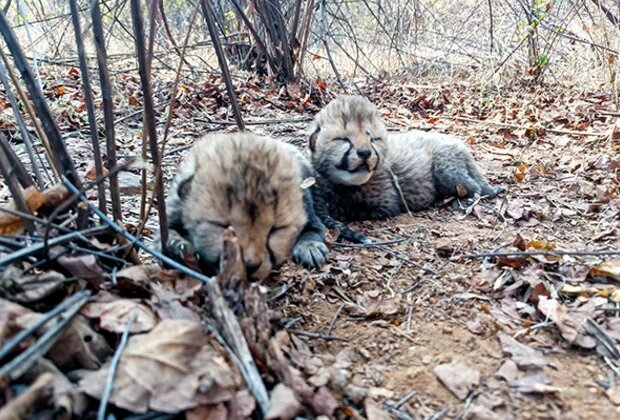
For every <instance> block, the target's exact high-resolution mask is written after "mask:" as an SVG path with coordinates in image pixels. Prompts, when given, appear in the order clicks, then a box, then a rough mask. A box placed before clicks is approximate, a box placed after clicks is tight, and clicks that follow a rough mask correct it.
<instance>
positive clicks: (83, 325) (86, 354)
mask: <svg viewBox="0 0 620 420" xmlns="http://www.w3.org/2000/svg"><path fill="white" fill-rule="evenodd" d="M42 316H43V315H42V314H39V313H36V312H29V313H24V314H22V315H20V316H19V317H17V318H16V319H15V325H17V326H18V327H20V328H21V329H26V328H28V327H30V326H31V325H32V324H34V323H35V322H37V321H38V320H39V319H41V317H42ZM51 327H53V324H46V325H45V326H43V327H42V331H41V332H39V333H38V334H43V333H44V332H45V331H47V330H48V329H49V328H51ZM110 352H111V350H110V347H109V346H108V344H107V342H106V341H105V339H104V338H103V337H102V336H101V335H100V334H99V333H97V332H96V331H94V330H93V329H92V328H91V327H90V326H89V325H88V322H87V321H86V319H85V318H84V317H82V316H81V315H78V316H76V317H74V318H73V319H72V320H71V322H70V323H69V325H68V326H67V327H66V328H65V329H64V330H63V332H62V333H61V335H60V337H59V338H58V340H57V341H56V343H55V344H54V345H53V346H52V348H51V349H50V350H49V352H48V353H47V355H46V357H47V358H48V359H49V360H51V361H52V362H54V364H55V365H56V366H58V367H59V368H61V369H64V370H73V369H98V368H99V367H101V365H102V363H103V361H104V360H105V359H106V357H107V356H108V355H109V354H110Z"/></svg>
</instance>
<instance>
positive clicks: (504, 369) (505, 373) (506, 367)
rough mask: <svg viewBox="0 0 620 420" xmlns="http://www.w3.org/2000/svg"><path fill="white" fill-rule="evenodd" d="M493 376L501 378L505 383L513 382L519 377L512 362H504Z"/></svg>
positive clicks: (515, 365) (516, 367) (516, 368)
mask: <svg viewBox="0 0 620 420" xmlns="http://www.w3.org/2000/svg"><path fill="white" fill-rule="evenodd" d="M495 376H498V377H500V378H503V379H504V380H505V381H506V382H510V381H514V380H515V379H517V378H518V377H519V367H518V366H517V364H516V363H515V362H514V361H512V360H506V361H505V362H504V363H503V364H502V365H501V366H500V367H499V369H498V370H497V372H496V373H495Z"/></svg>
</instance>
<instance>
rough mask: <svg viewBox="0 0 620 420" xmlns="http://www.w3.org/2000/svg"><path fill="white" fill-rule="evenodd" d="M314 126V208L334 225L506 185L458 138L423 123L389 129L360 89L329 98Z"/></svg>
mask: <svg viewBox="0 0 620 420" xmlns="http://www.w3.org/2000/svg"><path fill="white" fill-rule="evenodd" d="M310 132H311V134H310V138H309V149H310V153H311V161H312V165H313V166H314V169H315V170H316V172H317V182H316V184H315V186H314V187H313V195H314V198H315V208H316V210H317V213H318V214H319V217H321V218H322V219H323V220H324V221H325V222H326V225H327V226H328V227H336V228H341V229H342V228H346V226H344V225H342V224H341V223H338V221H345V222H346V221H353V220H368V219H383V218H387V217H391V216H395V215H397V214H400V213H403V212H407V211H411V212H415V211H419V210H422V209H425V208H428V207H429V206H431V205H432V204H433V203H435V202H436V201H438V200H440V199H442V198H446V197H451V196H458V197H468V198H472V197H474V196H475V195H482V196H488V197H495V196H496V195H497V194H498V193H500V192H501V191H502V190H501V188H499V187H493V186H491V185H489V183H488V182H487V181H486V180H485V178H484V177H483V176H482V174H481V173H480V171H479V170H478V168H477V167H476V165H475V163H474V159H473V157H472V155H471V154H470V152H469V150H468V149H467V147H466V146H465V145H464V144H463V142H462V141H461V140H460V139H458V138H455V137H451V136H448V135H444V134H438V133H428V132H424V131H410V132H407V133H401V134H390V135H388V133H387V130H386V128H385V125H384V123H383V121H382V119H381V118H380V116H379V114H378V112H377V109H376V108H375V106H374V105H373V104H372V103H370V102H369V101H368V100H367V99H365V98H363V97H361V96H340V97H338V98H336V99H335V100H333V101H332V102H330V103H329V104H328V105H327V106H326V107H325V108H323V109H322V110H321V111H320V112H319V113H318V114H317V115H316V117H315V120H314V123H313V125H312V127H311V131H310ZM341 234H344V236H347V233H346V232H342V231H341ZM349 239H354V240H363V239H364V238H363V236H359V237H357V238H349Z"/></svg>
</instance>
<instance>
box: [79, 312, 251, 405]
mask: <svg viewBox="0 0 620 420" xmlns="http://www.w3.org/2000/svg"><path fill="white" fill-rule="evenodd" d="M108 369H109V365H108V364H106V365H105V366H104V367H103V368H101V369H100V370H98V371H96V372H92V373H87V374H86V375H85V376H84V378H82V380H81V381H80V387H81V388H82V389H83V390H84V392H86V393H87V394H88V395H90V396H92V397H94V398H100V397H101V393H102V391H103V387H104V384H105V379H106V377H107V375H108ZM239 385H240V377H239V374H238V373H237V371H236V370H233V369H232V368H231V367H230V366H229V365H228V364H227V363H226V362H225V359H224V357H222V356H221V355H219V354H218V353H217V352H216V351H215V350H214V348H213V347H212V346H211V345H210V344H209V342H208V341H207V335H206V334H205V332H204V330H203V328H202V326H201V325H200V324H199V323H196V322H191V321H184V320H164V321H162V322H160V323H159V324H158V325H157V326H156V327H155V328H154V329H153V330H151V332H149V333H147V334H141V335H136V336H133V337H131V338H130V339H129V342H128V344H127V347H126V348H125V350H124V351H123V353H122V356H121V359H120V362H119V365H118V368H117V372H116V376H115V380H114V388H113V392H112V395H111V397H110V402H111V403H112V404H114V405H116V406H117V407H120V408H124V409H126V410H130V411H133V412H138V413H144V412H146V411H148V410H149V409H150V410H155V411H162V412H165V413H176V412H179V411H183V410H187V409H190V408H194V407H197V406H199V405H206V404H216V403H219V402H225V401H230V400H231V399H232V398H233V396H234V395H235V393H236V391H237V388H238V387H239Z"/></svg>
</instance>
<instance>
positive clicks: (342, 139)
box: [332, 137, 351, 143]
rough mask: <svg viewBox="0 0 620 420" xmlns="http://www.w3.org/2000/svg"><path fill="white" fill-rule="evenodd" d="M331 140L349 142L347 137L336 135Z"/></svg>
mask: <svg viewBox="0 0 620 420" xmlns="http://www.w3.org/2000/svg"><path fill="white" fill-rule="evenodd" d="M332 141H346V142H347V143H351V139H350V138H348V137H336V138H335V139H333V140H332Z"/></svg>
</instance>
